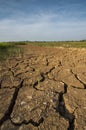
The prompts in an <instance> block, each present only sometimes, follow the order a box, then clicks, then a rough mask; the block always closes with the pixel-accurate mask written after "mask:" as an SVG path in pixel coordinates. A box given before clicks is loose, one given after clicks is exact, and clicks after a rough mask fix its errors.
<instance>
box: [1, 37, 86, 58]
mask: <svg viewBox="0 0 86 130" xmlns="http://www.w3.org/2000/svg"><path fill="white" fill-rule="evenodd" d="M26 44H30V45H36V46H49V47H67V48H70V47H75V48H86V40H82V41H64V42H63V41H59V42H56V41H54V42H50V41H34V42H31V41H23V42H21V41H20V42H0V60H1V59H6V58H7V57H9V56H15V55H17V54H19V53H21V48H20V46H19V45H26Z"/></svg>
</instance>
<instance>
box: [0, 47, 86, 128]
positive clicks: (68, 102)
mask: <svg viewBox="0 0 86 130" xmlns="http://www.w3.org/2000/svg"><path fill="white" fill-rule="evenodd" d="M15 129H16V130H24V129H25V130H86V50H85V49H72V48H71V49H68V48H45V47H34V46H28V45H27V47H26V50H25V52H24V53H23V54H22V56H21V55H20V57H14V58H10V59H8V60H7V61H5V62H3V63H2V62H0V130H15Z"/></svg>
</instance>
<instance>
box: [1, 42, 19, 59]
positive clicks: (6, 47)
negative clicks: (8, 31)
mask: <svg viewBox="0 0 86 130" xmlns="http://www.w3.org/2000/svg"><path fill="white" fill-rule="evenodd" d="M20 51H21V50H20V48H19V47H17V46H16V45H15V44H13V43H0V60H5V59H7V58H8V57H13V56H15V55H17V54H19V53H20Z"/></svg>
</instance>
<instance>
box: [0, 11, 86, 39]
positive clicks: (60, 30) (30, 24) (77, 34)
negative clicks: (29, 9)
mask: <svg viewBox="0 0 86 130" xmlns="http://www.w3.org/2000/svg"><path fill="white" fill-rule="evenodd" d="M18 15H19V14H18ZM60 17H61V16H60V15H58V14H55V13H41V14H33V15H30V14H29V15H28V16H24V15H21V16H19V17H18V16H16V18H15V17H14V18H13V17H12V18H9V19H3V20H1V21H0V41H17V40H20V41H21V40H80V39H85V38H86V22H85V21H84V22H83V21H68V20H67V19H64V21H62V20H61V19H59V18H60Z"/></svg>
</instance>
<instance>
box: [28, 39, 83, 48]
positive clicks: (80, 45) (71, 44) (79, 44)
mask: <svg viewBox="0 0 86 130" xmlns="http://www.w3.org/2000/svg"><path fill="white" fill-rule="evenodd" d="M27 43H28V44H31V45H37V46H49V47H66V48H70V47H75V48H86V41H78V42H77V41H74V42H73V41H70V42H69V41H68V42H27Z"/></svg>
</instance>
